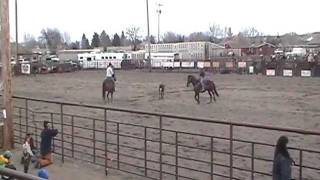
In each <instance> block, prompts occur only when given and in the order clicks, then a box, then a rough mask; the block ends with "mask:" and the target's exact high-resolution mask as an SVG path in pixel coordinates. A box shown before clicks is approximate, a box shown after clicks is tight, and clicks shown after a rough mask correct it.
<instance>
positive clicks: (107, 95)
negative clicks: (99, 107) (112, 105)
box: [107, 91, 110, 104]
mask: <svg viewBox="0 0 320 180" xmlns="http://www.w3.org/2000/svg"><path fill="white" fill-rule="evenodd" d="M109 94H110V92H109V91H108V93H107V99H108V104H109Z"/></svg>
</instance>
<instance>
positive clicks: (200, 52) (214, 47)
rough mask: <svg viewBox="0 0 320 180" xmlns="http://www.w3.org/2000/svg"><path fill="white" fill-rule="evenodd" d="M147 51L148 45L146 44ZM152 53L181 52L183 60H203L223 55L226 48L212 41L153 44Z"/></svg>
mask: <svg viewBox="0 0 320 180" xmlns="http://www.w3.org/2000/svg"><path fill="white" fill-rule="evenodd" d="M145 50H146V52H147V50H148V45H145ZM150 50H151V52H152V53H179V55H180V57H181V59H182V60H183V61H203V60H210V59H213V58H214V57H219V56H222V54H223V53H224V52H225V48H224V47H223V46H220V45H218V44H214V43H211V42H182V43H167V44H151V49H150Z"/></svg>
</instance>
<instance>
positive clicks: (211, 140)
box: [210, 137, 213, 180]
mask: <svg viewBox="0 0 320 180" xmlns="http://www.w3.org/2000/svg"><path fill="white" fill-rule="evenodd" d="M210 144H211V146H210V157H211V167H210V172H211V180H213V137H211V138H210Z"/></svg>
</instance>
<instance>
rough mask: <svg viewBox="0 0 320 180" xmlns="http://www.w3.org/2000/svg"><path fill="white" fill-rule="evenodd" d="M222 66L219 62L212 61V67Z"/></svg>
mask: <svg viewBox="0 0 320 180" xmlns="http://www.w3.org/2000/svg"><path fill="white" fill-rule="evenodd" d="M219 66H220V63H219V62H212V67H214V68H218V67H219Z"/></svg>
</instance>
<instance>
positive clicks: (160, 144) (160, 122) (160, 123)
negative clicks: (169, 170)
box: [159, 116, 162, 180]
mask: <svg viewBox="0 0 320 180" xmlns="http://www.w3.org/2000/svg"><path fill="white" fill-rule="evenodd" d="M159 128H160V140H159V141H160V143H159V155H160V162H159V165H160V180H161V179H162V116H160V119H159Z"/></svg>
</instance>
